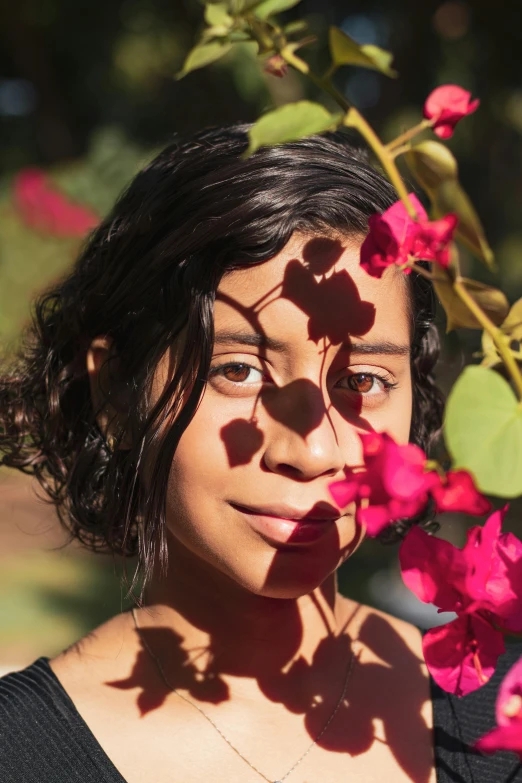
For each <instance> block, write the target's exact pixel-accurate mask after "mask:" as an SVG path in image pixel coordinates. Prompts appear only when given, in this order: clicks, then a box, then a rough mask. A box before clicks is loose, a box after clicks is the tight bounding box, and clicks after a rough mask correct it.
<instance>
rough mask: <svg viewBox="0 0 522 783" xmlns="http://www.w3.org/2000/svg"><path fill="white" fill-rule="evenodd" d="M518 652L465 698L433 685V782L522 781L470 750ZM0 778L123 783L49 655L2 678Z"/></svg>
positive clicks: (12, 782) (511, 762) (506, 764)
mask: <svg viewBox="0 0 522 783" xmlns="http://www.w3.org/2000/svg"><path fill="white" fill-rule="evenodd" d="M521 654H522V646H521V645H519V644H517V645H512V646H510V647H509V649H508V652H507V653H506V654H505V655H503V656H502V657H501V658H500V660H499V665H498V667H497V671H496V672H495V675H494V676H493V677H492V679H491V680H490V682H489V683H488V684H487V685H485V686H484V687H482V688H480V689H479V690H477V691H475V692H474V693H471V694H470V695H469V696H466V697H464V698H463V699H457V698H455V697H452V696H449V695H448V694H447V693H445V692H444V691H442V690H441V689H440V688H439V687H438V686H437V685H436V684H435V683H434V682H433V681H432V682H431V695H432V700H433V714H434V732H433V742H434V747H435V766H436V770H437V783H522V764H521V763H520V762H519V760H518V758H517V757H516V756H515V755H514V754H513V753H505V752H503V753H496V754H494V755H492V756H484V755H482V754H480V753H477V752H475V751H474V750H473V749H472V747H471V746H472V744H473V742H474V741H475V740H476V739H477V738H478V737H480V736H481V735H482V734H485V733H486V732H487V731H489V730H490V729H491V728H493V726H494V725H495V698H496V692H497V690H498V686H499V684H500V682H501V680H502V678H503V677H504V675H505V674H506V672H507V670H508V669H509V668H510V667H511V666H512V665H513V663H515V661H516V660H518V658H519V657H520V655H521ZM346 777H347V780H348V779H349V777H350V775H349V764H348V765H347V776H346ZM0 781H1V783H126V781H125V779H124V778H123V777H122V775H120V773H119V772H118V770H117V769H116V767H115V766H114V764H113V763H112V761H111V760H110V759H109V757H108V756H107V754H106V753H105V751H104V750H103V749H102V747H101V745H100V744H99V743H98V741H97V740H96V739H95V737H94V735H93V734H92V732H91V730H90V729H89V727H88V726H87V724H86V723H85V721H84V720H83V718H82V717H81V716H80V714H79V712H78V711H77V709H76V707H75V706H74V704H73V702H72V701H71V699H70V698H69V696H68V695H67V692H66V691H65V690H64V688H63V687H62V685H61V683H60V681H59V680H58V678H57V677H56V676H55V674H54V672H53V671H52V669H51V667H50V666H49V659H48V658H39V659H38V660H37V661H35V662H34V663H33V664H31V665H30V666H28V667H27V668H26V669H23V670H22V671H19V672H14V673H12V674H8V675H6V676H5V677H3V678H0ZM340 783H341V781H340ZM361 783H364V782H363V781H361ZM414 783H416V782H414Z"/></svg>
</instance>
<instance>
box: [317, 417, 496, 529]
mask: <svg viewBox="0 0 522 783" xmlns="http://www.w3.org/2000/svg"><path fill="white" fill-rule="evenodd" d="M359 437H360V439H361V443H362V449H363V457H364V463H365V469H364V470H356V471H353V470H349V469H347V470H346V471H345V474H346V478H345V479H343V480H342V481H336V482H333V483H332V484H330V487H329V489H330V492H331V493H332V497H333V498H334V500H335V502H336V503H337V504H338V505H339V506H341V507H344V506H347V505H348V504H349V503H353V502H354V501H356V502H357V503H358V504H359V505H358V508H357V511H356V519H357V522H358V523H359V524H363V525H364V526H365V527H366V533H367V535H368V536H377V535H378V534H379V533H380V532H381V530H383V529H384V528H385V527H387V526H388V525H390V524H391V523H392V522H395V521H396V520H398V519H407V518H411V517H414V516H416V515H417V514H419V513H420V512H421V511H422V510H423V509H424V508H425V506H426V504H427V503H428V500H429V499H430V496H431V497H433V498H434V499H435V500H436V504H437V506H439V505H440V510H441V511H463V512H465V513H469V514H484V513H486V512H487V511H488V510H489V509H490V504H489V502H488V501H487V500H486V499H485V498H482V496H481V495H480V494H479V493H478V492H477V490H476V489H475V487H474V485H473V480H472V478H471V476H469V474H467V473H465V472H464V471H459V472H458V474H453V473H452V472H451V471H450V472H449V473H448V474H447V475H446V478H445V480H444V481H445V483H443V479H442V478H441V476H440V475H439V474H438V473H437V472H436V471H434V470H426V455H425V453H424V452H423V450H422V449H421V448H419V447H418V446H415V445H414V444H412V443H407V444H404V445H399V444H398V443H396V442H395V441H394V440H393V438H391V437H390V436H389V435H388V434H387V433H378V432H371V433H366V434H359ZM460 474H462V475H460ZM455 476H456V477H455ZM464 477H467V478H464ZM435 493H437V497H435ZM437 498H438V500H437ZM481 501H482V502H481Z"/></svg>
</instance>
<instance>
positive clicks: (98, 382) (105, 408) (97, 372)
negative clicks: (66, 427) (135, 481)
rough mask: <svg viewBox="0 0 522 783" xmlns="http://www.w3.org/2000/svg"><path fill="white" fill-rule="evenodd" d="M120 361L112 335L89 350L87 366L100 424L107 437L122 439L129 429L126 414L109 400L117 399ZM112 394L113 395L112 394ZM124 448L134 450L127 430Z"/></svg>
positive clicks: (102, 337)
mask: <svg viewBox="0 0 522 783" xmlns="http://www.w3.org/2000/svg"><path fill="white" fill-rule="evenodd" d="M117 361H118V360H117V358H116V356H115V354H114V351H113V340H112V338H111V337H108V336H100V337H95V338H94V340H93V341H92V342H91V344H90V346H89V348H88V349H87V356H86V364H87V373H88V375H89V385H90V389H91V400H92V405H93V409H94V411H95V412H96V422H97V424H98V427H99V428H100V431H101V432H102V433H103V435H104V437H105V438H106V439H107V441H108V442H109V443H110V442H111V440H113V439H116V440H119V438H120V435H121V433H122V430H124V429H126V427H125V422H126V418H127V417H126V414H125V412H124V411H122V410H120V409H118V408H117V407H115V405H114V404H113V403H111V402H110V401H109V400H110V398H111V396H115V389H114V383H115V378H114V374H115V373H114V366H115V365H116V364H117ZM111 393H112V394H111ZM119 448H120V449H123V450H124V449H130V448H131V443H130V435H129V433H128V432H127V431H126V432H125V434H124V436H123V438H122V440H121V443H120V444H119Z"/></svg>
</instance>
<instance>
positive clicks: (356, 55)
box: [330, 27, 397, 78]
mask: <svg viewBox="0 0 522 783" xmlns="http://www.w3.org/2000/svg"><path fill="white" fill-rule="evenodd" d="M330 53H331V55H332V60H333V63H334V65H335V66H336V67H337V66H339V65H359V66H361V67H362V68H372V69H373V70H374V71H380V72H381V73H384V74H385V75H386V76H391V77H393V78H394V77H395V76H397V71H395V70H394V69H393V68H392V67H391V62H392V60H393V54H392V53H391V52H387V51H386V50H385V49H380V48H379V47H378V46H373V44H363V45H362V46H361V45H359V44H358V43H357V41H354V40H353V38H350V36H349V35H346V33H345V32H343V31H342V30H340V29H339V28H338V27H330Z"/></svg>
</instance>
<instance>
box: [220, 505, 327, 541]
mask: <svg viewBox="0 0 522 783" xmlns="http://www.w3.org/2000/svg"><path fill="white" fill-rule="evenodd" d="M233 508H235V509H236V511H238V512H239V513H240V514H241V515H242V516H243V518H244V519H245V520H246V521H247V522H248V524H249V525H250V527H252V528H253V529H254V530H255V531H256V532H257V533H259V534H260V535H261V536H263V538H266V539H268V540H269V541H272V542H275V543H278V544H301V543H303V544H304V543H310V542H312V541H317V540H318V539H319V538H322V537H323V536H324V535H325V534H326V533H327V532H328V531H329V530H330V529H331V528H332V526H333V525H335V522H336V521H337V519H339V517H336V518H332V517H330V518H329V519H310V518H306V519H287V518H285V517H276V516H272V515H268V514H256V513H255V512H253V511H250V510H249V509H245V508H243V507H240V506H233Z"/></svg>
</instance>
